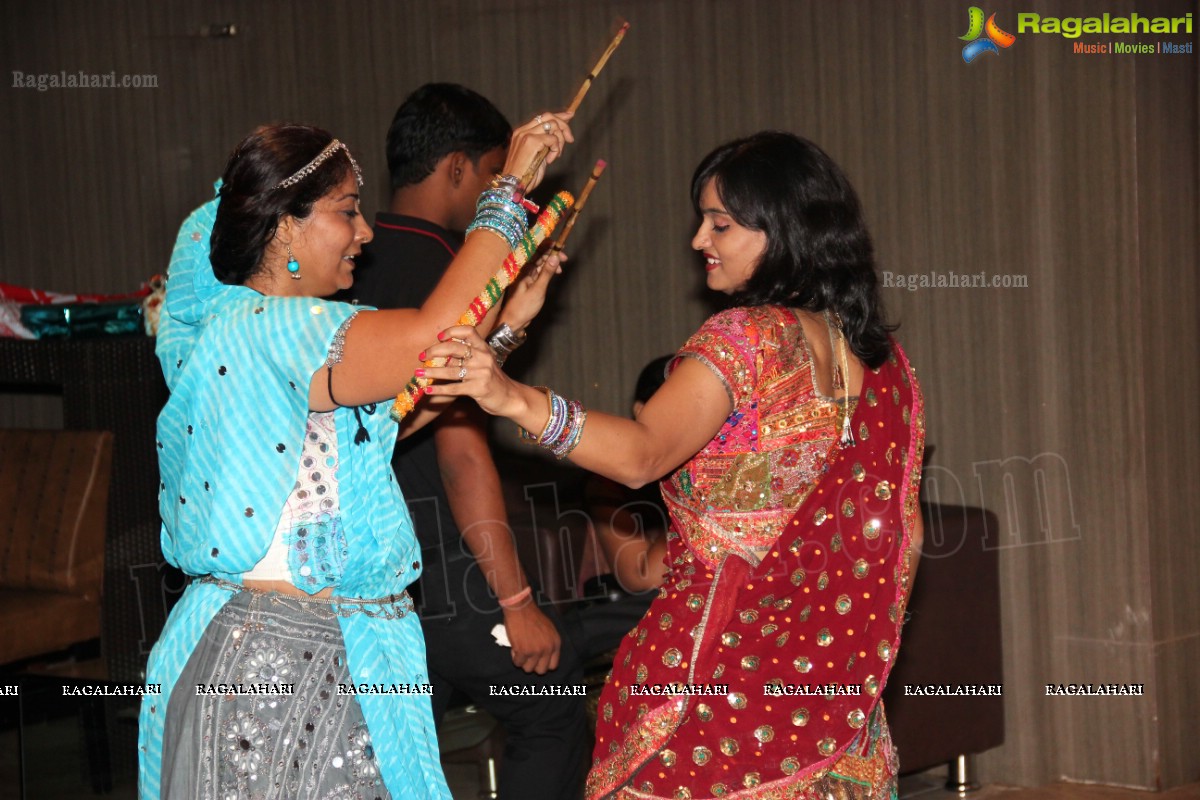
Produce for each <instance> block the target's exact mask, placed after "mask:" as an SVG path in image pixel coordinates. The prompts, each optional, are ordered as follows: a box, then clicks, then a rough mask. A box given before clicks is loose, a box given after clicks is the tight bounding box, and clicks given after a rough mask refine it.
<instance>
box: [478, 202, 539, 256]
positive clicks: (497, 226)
mask: <svg viewBox="0 0 1200 800" xmlns="http://www.w3.org/2000/svg"><path fill="white" fill-rule="evenodd" d="M481 229H482V230H487V231H491V232H492V233H494V234H496V235H497V236H499V237H500V238H502V239H504V241H506V242H508V249H509V250H515V249H517V246H518V245H519V244H520V243H521V240H522V239H524V238H525V232H526V231H527V230H528V229H529V219H528V217H527V216H526V213H525V207H524V206H522V205H521V204H520V203H519V202H517V201H516V200H515V199H514V198H513V195H512V193H511V192H505V191H504V190H503V189H487V190H485V191H484V192H483V194H481V195H479V203H478V204H477V205H476V206H475V219H474V220H472V221H471V224H470V225H468V226H467V235H468V236H469V235H470V234H471V233H472V232H473V231H475V230H481Z"/></svg>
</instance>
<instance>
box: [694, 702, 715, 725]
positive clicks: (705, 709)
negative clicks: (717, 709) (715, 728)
mask: <svg viewBox="0 0 1200 800" xmlns="http://www.w3.org/2000/svg"><path fill="white" fill-rule="evenodd" d="M696 716H697V717H698V718H699V720H700V721H701V722H712V718H713V712H712V709H711V708H709V706H708V704H707V703H701V704H700V705H698V706H696Z"/></svg>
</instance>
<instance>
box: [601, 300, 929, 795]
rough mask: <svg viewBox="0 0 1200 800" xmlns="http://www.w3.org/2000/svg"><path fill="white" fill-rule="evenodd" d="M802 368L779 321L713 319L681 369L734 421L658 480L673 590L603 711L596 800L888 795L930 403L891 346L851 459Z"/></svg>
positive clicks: (798, 346)
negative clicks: (691, 372) (707, 372)
mask: <svg viewBox="0 0 1200 800" xmlns="http://www.w3.org/2000/svg"><path fill="white" fill-rule="evenodd" d="M809 353H810V351H809V348H808V345H807V342H806V341H805V339H804V336H803V332H802V330H801V328H800V325H799V322H798V319H797V317H796V316H795V314H794V312H790V311H788V310H786V309H780V308H773V307H760V308H756V309H734V310H732V311H731V312H723V314H722V315H717V317H714V318H713V320H710V321H709V323H706V326H705V328H702V329H701V331H700V333H698V334H697V335H696V336H695V337H693V338H692V340H690V341H689V343H688V345H685V347H684V349H683V350H682V351H681V355H685V356H694V357H697V358H699V359H700V360H701V361H703V362H704V363H705V364H706V365H708V366H710V368H712V369H713V370H714V371H715V372H717V374H718V375H719V376H721V377H722V379H723V380H724V381H725V383H726V386H727V387H729V388H730V391H731V397H733V399H734V408H735V410H734V413H733V414H732V415H731V416H730V419H729V421H727V422H726V425H725V426H724V427H723V428H722V431H721V432H720V433H719V434H718V437H717V438H715V439H714V440H713V443H711V444H710V445H709V446H708V447H706V448H705V450H704V451H701V453H700V454H698V455H697V457H696V458H694V459H693V460H692V461H690V462H688V464H685V465H684V466H683V467H681V468H680V470H679V471H678V472H676V473H675V474H674V475H672V476H671V477H670V478H668V479H667V480H664V482H663V494H664V497H665V498H666V500H667V502H668V505H669V506H670V507H671V511H672V520H673V528H674V531H673V532H672V533H671V534H669V537H670V538H669V547H668V561H669V563H670V565H671V570H670V575H669V576H668V578H667V581H666V583H665V584H664V586H663V588H662V589H661V591H660V593H659V596H658V598H657V599H656V600H655V602H654V603H653V605H652V606H651V607H650V610H649V611H648V612H647V614H646V616H645V617H644V618H643V619H642V621H641V622H640V623H639V625H638V626H637V627H635V628H634V629H633V630H632V631H631V632H630V633H629V635H628V636H627V637H626V639H625V640H624V641H623V643H622V646H621V648H620V650H619V651H618V653H617V657H616V660H615V662H614V666H613V672H612V675H611V677H610V679H609V682H608V684H607V685H606V686H605V688H604V692H603V694H602V696H601V698H600V709H599V710H600V716H599V722H598V725H597V730H596V749H595V752H594V756H593V767H592V771H591V773H590V774H589V776H588V782H587V797H588V798H589V800H595V799H596V798H610V797H615V798H655V797H663V798H702V797H725V798H731V797H733V798H773V799H777V800H808V799H809V798H812V799H814V800H815V798H820V799H821V800H827V798H830V797H833V798H839V799H841V798H854V799H855V800H857V799H858V798H870V800H874V799H875V798H890V797H893V796H894V791H895V776H896V772H897V766H898V765H897V762H896V758H895V751H894V749H893V748H892V746H891V741H890V738H889V735H888V732H887V723H886V720H885V718H884V715H883V709H882V704H881V703H880V699H879V698H880V695H881V693H882V690H883V686H884V683H885V681H886V680H887V676H888V672H889V670H890V669H891V666H892V664H893V663H894V661H895V657H896V652H897V648H898V647H899V643H900V626H901V622H902V620H903V618H904V607H905V602H906V599H907V597H908V589H909V563H910V560H909V556H910V549H911V538H910V537H911V534H912V531H913V529H914V526H915V525H916V524H917V519H918V518H917V514H918V513H919V511H918V507H917V491H918V484H919V480H920V463H921V456H922V451H923V447H924V424H923V412H922V400H921V395H920V390H919V388H918V386H917V382H916V379H915V377H914V375H913V373H912V370H911V368H910V366H909V364H908V362H907V360H906V359H905V357H904V354H903V352H902V351H901V349H900V347H899V345H896V344H893V353H892V355H891V356H890V357H889V359H888V361H887V363H885V364H884V365H883V366H882V367H880V368H878V369H874V370H867V371H866V374H865V376H864V380H863V385H862V389H861V391H860V395H859V401H858V402H857V404H856V405H855V406H854V407H853V416H852V419H851V422H852V425H853V431H854V434H855V437H856V439H857V441H856V443H855V444H854V445H852V446H848V447H843V446H841V445H839V444H838V441H837V435H836V434H837V427H838V426H837V425H836V424H835V418H836V417H837V416H838V414H837V408H836V405H835V404H833V402H832V399H831V398H824V397H822V396H821V395H820V394H819V393H817V392H816V389H815V385H816V384H815V381H813V380H812V376H811V358H810V357H809ZM806 370H807V371H806ZM739 426H741V427H740V428H739ZM814 453H815V454H818V456H819V457H818V458H817V460H816V461H814V462H813V463H811V464H809V465H808V466H809V469H808V470H805V469H804V468H803V467H804V461H805V458H811V457H812V456H813V454H814ZM789 469H793V471H795V470H799V471H798V472H796V473H795V474H790V473H789ZM706 472H707V473H708V476H707V478H706ZM806 474H807V475H809V476H811V477H812V480H810V481H806V480H805V475H806ZM722 499H724V501H726V505H725V506H723V507H722V506H719V503H720V502H721V501H722ZM772 503H773V505H772ZM781 510H784V511H786V513H785V514H784V515H783V516H780V511H781ZM722 512H726V513H725V514H724V515H723V514H722ZM772 515H774V516H772ZM771 519H775V520H782V522H776V523H774V524H772V523H771V522H770V520H771ZM768 548H769V549H768ZM764 553H765V554H764ZM760 555H761V558H759V556H760Z"/></svg>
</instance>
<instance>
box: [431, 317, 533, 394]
mask: <svg viewBox="0 0 1200 800" xmlns="http://www.w3.org/2000/svg"><path fill="white" fill-rule="evenodd" d="M422 358H424V359H436V358H444V359H446V366H444V367H423V368H421V369H419V370H417V372H416V375H417V377H426V378H433V379H435V380H437V381H440V383H434V384H430V385H429V386H428V387H426V389H425V393H426V394H428V395H435V396H437V395H448V396H454V397H472V398H474V399H475V402H477V403H479V407H480V408H482V409H483V410H484V411H486V412H488V413H489V414H495V415H499V416H506V415H507V414H508V413H511V410H512V409H511V408H510V406H511V405H512V404H513V403H514V402H515V401H517V398H516V396H515V395H516V392H515V391H514V390H515V388H516V387H517V386H518V385H519V384H517V383H516V382H514V381H512V380H511V379H509V378H508V376H506V375H505V374H504V373H503V372H502V371H501V370H500V366H499V365H498V364H497V363H496V359H495V358H494V357H493V356H492V351H491V348H489V347H488V344H487V342H486V341H484V339H483V337H482V336H480V335H479V331H477V330H475V328H474V327H472V326H470V325H456V326H454V327H453V328H447V329H446V330H444V331H442V332H441V333H439V334H438V343H437V344H435V345H433V346H432V347H429V348H428V349H426V350H425V352H424V354H422Z"/></svg>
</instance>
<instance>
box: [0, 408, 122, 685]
mask: <svg viewBox="0 0 1200 800" xmlns="http://www.w3.org/2000/svg"><path fill="white" fill-rule="evenodd" d="M112 441H113V437H112V434H111V433H109V432H108V431H61V430H0V553H3V557H2V558H0V664H7V663H10V662H13V661H20V660H24V659H27V658H30V657H33V656H37V655H42V654H45V653H52V652H55V651H58V650H63V649H65V648H67V647H69V646H71V645H73V644H77V643H80V642H84V641H87V640H90V639H95V638H97V637H99V636H100V608H101V606H100V600H101V596H102V594H103V592H102V589H103V583H104V531H105V515H106V513H107V510H108V488H109V478H110V468H111V464H112Z"/></svg>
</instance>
